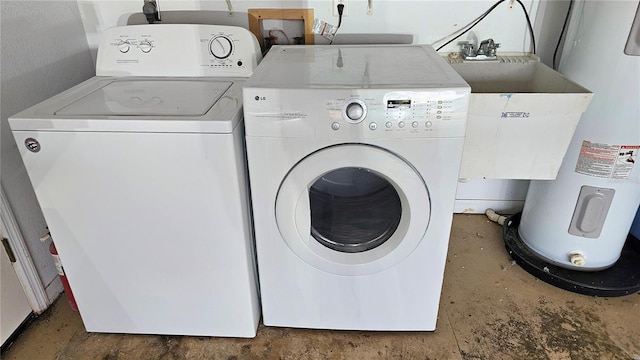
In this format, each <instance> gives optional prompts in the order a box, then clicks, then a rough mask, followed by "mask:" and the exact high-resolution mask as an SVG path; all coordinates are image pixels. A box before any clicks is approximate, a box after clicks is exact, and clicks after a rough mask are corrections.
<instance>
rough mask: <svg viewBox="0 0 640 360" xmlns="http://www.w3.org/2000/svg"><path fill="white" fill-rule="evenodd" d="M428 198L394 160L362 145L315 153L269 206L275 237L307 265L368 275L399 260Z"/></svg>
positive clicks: (425, 217)
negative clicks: (272, 206)
mask: <svg viewBox="0 0 640 360" xmlns="http://www.w3.org/2000/svg"><path fill="white" fill-rule="evenodd" d="M430 209H431V206H430V201H429V191H428V189H427V186H426V184H425V182H424V180H423V178H422V177H421V176H420V174H419V173H418V172H417V171H416V169H414V168H413V166H411V165H410V164H408V163H407V162H406V161H405V160H404V159H402V158H400V157H399V156H397V155H395V154H393V153H391V152H389V151H387V150H385V149H382V148H379V147H375V146H371V145H362V144H348V145H337V146H332V147H328V148H324V149H321V150H319V151H316V152H314V153H312V154H311V155H309V156H307V157H305V158H304V159H302V160H301V161H300V162H298V163H297V164H296V165H295V166H294V167H293V168H292V169H291V171H290V172H289V173H288V174H287V176H286V177H285V179H284V181H283V182H282V184H281V185H280V189H279V190H278V196H277V198H276V220H277V223H278V229H279V230H280V233H281V235H282V237H283V239H284V240H285V241H286V242H287V245H288V246H289V248H291V250H292V251H293V252H294V253H295V254H296V255H297V256H298V257H300V258H301V259H303V260H304V261H305V262H307V263H308V264H309V265H311V266H313V267H315V268H317V269H320V270H323V271H326V272H329V273H333V274H339V275H366V274H373V273H376V272H379V271H382V270H384V269H387V268H389V267H390V266H393V265H395V264H397V263H398V262H400V261H402V260H403V259H404V258H406V257H407V256H408V255H409V254H410V253H411V252H412V251H413V250H414V249H415V248H416V247H417V246H418V244H419V243H420V241H422V239H423V237H424V235H425V233H426V231H427V227H428V225H429V218H430Z"/></svg>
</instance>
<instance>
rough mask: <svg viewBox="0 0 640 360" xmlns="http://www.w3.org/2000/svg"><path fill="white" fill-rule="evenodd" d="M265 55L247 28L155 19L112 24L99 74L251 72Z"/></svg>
mask: <svg viewBox="0 0 640 360" xmlns="http://www.w3.org/2000/svg"><path fill="white" fill-rule="evenodd" d="M261 59H262V54H261V52H260V45H259V44H258V41H257V40H256V38H255V36H254V35H253V34H252V33H251V32H249V31H248V30H247V29H244V28H241V27H235V26H222V25H187V24H153V25H129V26H119V27H114V28H110V29H107V30H105V31H104V33H103V34H102V37H101V40H100V45H99V47H98V57H97V63H96V75H98V76H171V77H179V76H186V77H189V76H194V77H208V76H215V77H245V78H248V77H249V76H251V74H252V73H253V70H254V69H255V68H256V66H257V65H258V63H259V62H260V60H261Z"/></svg>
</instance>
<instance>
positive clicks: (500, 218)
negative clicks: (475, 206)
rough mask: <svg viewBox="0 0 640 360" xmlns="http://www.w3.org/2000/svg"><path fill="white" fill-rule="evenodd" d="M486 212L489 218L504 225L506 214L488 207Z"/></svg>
mask: <svg viewBox="0 0 640 360" xmlns="http://www.w3.org/2000/svg"><path fill="white" fill-rule="evenodd" d="M484 214H485V215H487V217H488V218H489V220H491V221H493V222H496V223H498V224H499V225H504V221H505V220H506V219H507V217H506V216H504V215H499V214H497V213H496V212H495V211H493V209H487V211H485V212H484Z"/></svg>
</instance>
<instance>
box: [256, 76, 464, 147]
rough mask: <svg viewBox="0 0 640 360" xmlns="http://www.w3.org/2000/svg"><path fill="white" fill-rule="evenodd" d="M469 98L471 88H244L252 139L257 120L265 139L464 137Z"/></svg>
mask: <svg viewBox="0 0 640 360" xmlns="http://www.w3.org/2000/svg"><path fill="white" fill-rule="evenodd" d="M469 97H470V90H469V88H434V89H424V90H420V89H416V90H395V91H385V90H382V89H360V90H351V91H348V90H343V89H333V90H330V89H309V90H304V91H300V90H294V89H277V90H276V89H259V88H245V101H244V109H245V124H248V126H247V133H248V134H250V133H251V132H252V130H253V129H252V127H253V126H252V125H251V124H253V122H254V120H253V119H254V118H255V119H256V121H259V124H260V132H261V133H263V134H264V132H265V131H266V132H267V133H271V132H273V135H274V136H287V137H305V136H315V137H319V136H326V137H338V138H345V139H357V138H414V137H417V138H420V137H462V136H464V135H465V129H466V122H467V111H468V106H469ZM272 100H273V101H274V102H277V104H276V103H272ZM276 105H277V106H276ZM276 109H277V111H275V110H276ZM257 119H260V120H257ZM269 129H272V131H271V130H269Z"/></svg>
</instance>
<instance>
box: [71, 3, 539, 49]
mask: <svg viewBox="0 0 640 360" xmlns="http://www.w3.org/2000/svg"><path fill="white" fill-rule="evenodd" d="M522 2H523V3H524V4H525V7H526V8H527V10H528V11H529V14H530V16H531V20H532V21H535V19H536V15H537V14H536V13H537V9H538V6H539V3H540V1H539V0H522ZM78 3H79V5H80V9H81V13H82V20H83V23H84V26H85V30H86V32H87V39H88V42H89V46H90V47H91V48H96V47H97V45H98V41H99V38H100V34H101V33H102V31H103V30H104V29H105V28H108V27H111V26H116V25H125V24H126V23H127V18H128V17H129V15H131V14H134V13H139V12H141V10H142V4H143V0H123V1H111V0H78ZM231 3H232V5H233V8H234V10H235V11H237V12H239V14H236V16H240V17H245V16H246V14H245V13H246V11H247V9H249V8H312V9H314V12H315V17H316V18H318V19H321V20H324V21H327V22H329V23H332V24H334V25H337V20H338V19H337V17H334V16H333V15H332V11H333V1H331V0H286V1H274V0H254V1H246V0H244V1H239V0H231ZM494 3H495V1H494V0H456V1H453V0H448V1H443V0H421V1H418V0H414V1H402V0H373V2H372V4H373V14H372V15H367V13H366V11H367V0H349V6H350V12H349V16H347V17H344V19H343V21H342V26H341V29H340V32H341V33H345V34H350V33H363V34H376V33H401V34H411V35H413V36H414V43H421V44H424V43H427V44H429V43H432V42H433V41H435V40H437V39H439V38H441V37H443V36H445V35H447V34H449V33H451V32H453V31H455V30H457V29H459V28H460V27H462V26H464V25H466V24H467V23H468V22H470V21H471V20H473V19H475V18H476V17H478V16H479V15H480V14H482V13H483V12H484V11H485V10H486V9H488V8H489V7H491V5H493V4H494ZM159 7H160V9H161V12H162V11H177V10H216V11H226V10H227V4H226V2H225V1H224V0H216V1H212V0H159ZM240 20H242V19H240ZM472 31H473V32H475V34H476V36H477V37H478V39H480V40H482V39H485V38H488V37H493V39H494V40H495V41H496V42H498V43H501V44H502V51H509V52H519V51H527V50H529V46H530V40H529V35H528V32H527V31H528V30H527V26H526V21H525V18H524V15H523V13H522V10H521V8H520V6H519V5H518V4H517V3H515V6H514V7H513V8H509V1H505V2H504V3H502V4H500V5H499V6H498V7H497V8H496V9H495V10H494V11H493V12H492V13H491V15H489V16H488V17H487V18H485V19H484V20H483V21H482V22H481V23H480V24H479V25H478V26H477V27H476V28H474V30H472ZM464 38H465V37H463V38H461V39H464ZM457 50H459V48H458V47H457V46H456V45H455V42H454V43H453V44H452V45H450V46H447V47H446V48H444V49H443V51H457Z"/></svg>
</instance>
